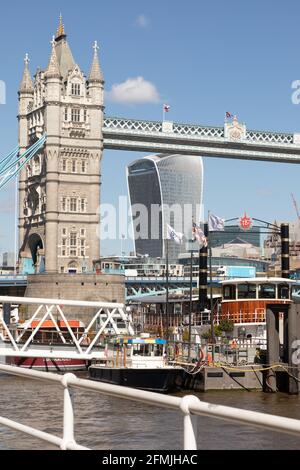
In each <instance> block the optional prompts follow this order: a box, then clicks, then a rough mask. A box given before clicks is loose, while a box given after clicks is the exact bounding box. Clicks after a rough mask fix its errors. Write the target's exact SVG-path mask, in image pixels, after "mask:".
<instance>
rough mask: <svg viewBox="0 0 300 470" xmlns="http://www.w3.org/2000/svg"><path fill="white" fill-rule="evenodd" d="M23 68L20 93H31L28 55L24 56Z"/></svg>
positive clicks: (31, 85)
mask: <svg viewBox="0 0 300 470" xmlns="http://www.w3.org/2000/svg"><path fill="white" fill-rule="evenodd" d="M24 62H25V68H24V73H23V77H22V81H21V84H20V90H19V91H20V93H33V83H32V80H31V76H30V72H29V67H28V64H29V56H28V54H26V55H25V59H24Z"/></svg>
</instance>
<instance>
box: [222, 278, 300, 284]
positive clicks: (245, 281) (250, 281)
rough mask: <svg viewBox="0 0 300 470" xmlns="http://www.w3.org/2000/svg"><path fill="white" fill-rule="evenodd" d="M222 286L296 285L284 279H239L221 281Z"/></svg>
mask: <svg viewBox="0 0 300 470" xmlns="http://www.w3.org/2000/svg"><path fill="white" fill-rule="evenodd" d="M221 284H223V285H226V284H295V281H294V280H293V279H287V278H284V277H245V278H241V277H239V278H236V279H227V280H226V281H221Z"/></svg>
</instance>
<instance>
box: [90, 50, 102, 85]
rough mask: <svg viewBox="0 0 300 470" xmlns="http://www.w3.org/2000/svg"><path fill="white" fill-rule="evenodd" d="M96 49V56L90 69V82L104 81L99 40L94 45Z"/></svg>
mask: <svg viewBox="0 0 300 470" xmlns="http://www.w3.org/2000/svg"><path fill="white" fill-rule="evenodd" d="M93 49H94V58H93V63H92V67H91V71H90V76H89V82H90V83H103V73H102V70H101V67H100V63H99V57H98V50H99V46H98V43H97V41H95V43H94V45H93Z"/></svg>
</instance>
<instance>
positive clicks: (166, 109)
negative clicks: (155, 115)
mask: <svg viewBox="0 0 300 470" xmlns="http://www.w3.org/2000/svg"><path fill="white" fill-rule="evenodd" d="M170 109H171V106H169V105H168V104H164V112H165V113H168V112H169V111H170Z"/></svg>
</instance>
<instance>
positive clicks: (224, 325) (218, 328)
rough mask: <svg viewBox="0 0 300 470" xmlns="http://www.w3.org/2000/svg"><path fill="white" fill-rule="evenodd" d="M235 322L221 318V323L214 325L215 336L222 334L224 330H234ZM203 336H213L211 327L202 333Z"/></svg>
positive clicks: (205, 337)
mask: <svg viewBox="0 0 300 470" xmlns="http://www.w3.org/2000/svg"><path fill="white" fill-rule="evenodd" d="M233 328H234V323H233V322H231V321H229V320H221V321H220V324H219V325H215V326H214V332H215V337H218V336H222V333H223V332H227V333H229V332H231V331H233ZM201 337H202V338H203V339H210V338H211V328H210V329H209V330H207V331H205V332H204V333H202V335H201Z"/></svg>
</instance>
